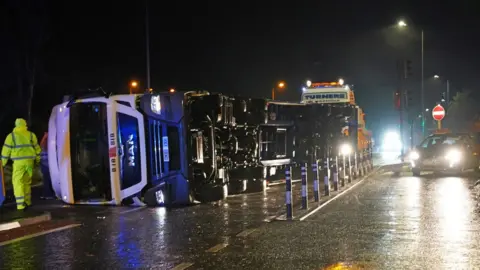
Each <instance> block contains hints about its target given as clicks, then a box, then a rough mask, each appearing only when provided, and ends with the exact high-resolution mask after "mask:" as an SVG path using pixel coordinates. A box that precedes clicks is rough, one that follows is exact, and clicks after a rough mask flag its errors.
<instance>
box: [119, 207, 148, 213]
mask: <svg viewBox="0 0 480 270" xmlns="http://www.w3.org/2000/svg"><path fill="white" fill-rule="evenodd" d="M145 208H147V207H146V206H141V207H136V208H134V209H128V210H125V211H122V212H119V213H118V214H119V215H123V214H128V213H131V212H136V211H140V210H143V209H145Z"/></svg>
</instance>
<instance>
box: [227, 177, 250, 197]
mask: <svg viewBox="0 0 480 270" xmlns="http://www.w3.org/2000/svg"><path fill="white" fill-rule="evenodd" d="M246 190H247V180H245V179H236V180H230V182H229V183H228V194H239V193H242V192H245V191H246Z"/></svg>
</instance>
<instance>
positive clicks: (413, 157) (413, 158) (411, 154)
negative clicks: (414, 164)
mask: <svg viewBox="0 0 480 270" xmlns="http://www.w3.org/2000/svg"><path fill="white" fill-rule="evenodd" d="M409 157H410V159H411V160H417V159H419V158H420V154H418V152H415V151H413V152H411V153H410V156H409Z"/></svg>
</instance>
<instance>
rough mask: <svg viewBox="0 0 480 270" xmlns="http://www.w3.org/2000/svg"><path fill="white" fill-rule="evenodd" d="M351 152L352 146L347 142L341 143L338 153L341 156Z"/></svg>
mask: <svg viewBox="0 0 480 270" xmlns="http://www.w3.org/2000/svg"><path fill="white" fill-rule="evenodd" d="M351 153H352V146H351V145H350V144H348V143H345V144H342V145H341V146H340V154H341V155H343V156H348V155H350V154H351Z"/></svg>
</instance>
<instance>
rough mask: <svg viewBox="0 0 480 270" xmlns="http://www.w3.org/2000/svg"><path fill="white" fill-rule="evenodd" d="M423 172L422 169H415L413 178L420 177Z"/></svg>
mask: <svg viewBox="0 0 480 270" xmlns="http://www.w3.org/2000/svg"><path fill="white" fill-rule="evenodd" d="M421 172H422V171H421V170H420V169H418V168H413V169H412V173H413V176H420V173H421Z"/></svg>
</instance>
